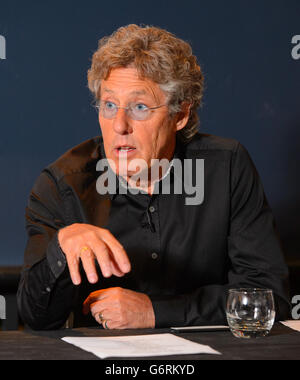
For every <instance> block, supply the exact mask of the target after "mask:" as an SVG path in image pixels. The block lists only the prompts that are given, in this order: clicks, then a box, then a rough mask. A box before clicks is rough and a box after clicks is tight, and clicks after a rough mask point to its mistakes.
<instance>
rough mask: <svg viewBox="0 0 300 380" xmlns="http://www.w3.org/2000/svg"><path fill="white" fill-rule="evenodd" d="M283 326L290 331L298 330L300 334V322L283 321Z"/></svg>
mask: <svg viewBox="0 0 300 380" xmlns="http://www.w3.org/2000/svg"><path fill="white" fill-rule="evenodd" d="M281 323H282V324H283V325H285V326H287V327H289V328H290V329H293V330H296V331H299V332H300V321H294V320H291V321H283V322H281Z"/></svg>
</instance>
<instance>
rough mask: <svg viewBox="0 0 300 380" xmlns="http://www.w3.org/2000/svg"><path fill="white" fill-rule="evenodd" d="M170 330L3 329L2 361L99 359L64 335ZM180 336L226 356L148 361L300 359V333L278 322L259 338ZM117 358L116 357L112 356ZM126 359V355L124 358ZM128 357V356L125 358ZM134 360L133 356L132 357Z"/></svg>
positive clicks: (219, 334)
mask: <svg viewBox="0 0 300 380" xmlns="http://www.w3.org/2000/svg"><path fill="white" fill-rule="evenodd" d="M169 332H170V330H169V329H154V330H151V329H145V330H110V331H109V330H103V329H102V328H80V329H65V330H57V331H30V330H24V331H0V360H9V359H23V360H26V359H28V360H32V359H35V360H45V359H51V360H52V359H57V360H66V359H67V360H97V359H98V360H99V358H97V357H96V356H94V355H93V354H91V353H89V352H86V351H83V350H81V349H79V348H77V347H75V346H73V345H71V344H68V343H66V342H63V341H62V340H61V339H60V338H62V337H65V336H77V337H79V336H121V335H144V334H158V333H169ZM175 335H178V336H180V337H183V338H186V339H189V340H191V341H194V342H198V343H201V344H205V345H209V346H211V347H212V348H214V349H216V350H217V351H219V352H221V353H222V355H184V356H183V355H181V356H164V357H151V358H137V359H144V360H147V361H149V360H164V361H166V360H190V361H192V360H242V359H246V360H253V359H266V360H288V359H289V360H299V359H300V333H299V332H296V331H294V330H292V329H290V328H288V327H286V326H283V325H282V324H280V323H276V324H275V325H274V327H273V329H272V331H271V333H270V335H269V336H267V337H264V338H256V339H251V340H247V339H239V338H235V337H234V336H233V335H232V334H231V332H230V331H218V332H197V333H192V332H191V333H176V334H175ZM111 359H113V360H116V358H111ZM123 360H124V358H122V361H123ZM125 360H126V358H125ZM130 360H132V358H130Z"/></svg>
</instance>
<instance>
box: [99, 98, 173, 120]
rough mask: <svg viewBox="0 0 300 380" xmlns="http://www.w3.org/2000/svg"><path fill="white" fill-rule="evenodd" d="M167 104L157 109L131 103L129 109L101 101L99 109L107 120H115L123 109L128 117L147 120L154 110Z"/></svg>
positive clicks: (163, 105)
mask: <svg viewBox="0 0 300 380" xmlns="http://www.w3.org/2000/svg"><path fill="white" fill-rule="evenodd" d="M165 106H167V104H162V105H160V106H157V107H147V106H146V105H145V104H142V103H130V104H129V105H128V106H127V107H119V106H117V105H116V104H115V103H113V102H107V101H100V104H99V105H98V106H97V108H98V109H99V112H100V115H101V116H103V117H104V118H105V119H113V118H114V117H116V115H117V113H118V111H119V109H120V108H121V109H123V110H125V112H126V115H127V116H128V117H130V119H133V120H147V119H149V117H150V116H151V113H152V111H153V110H156V109H158V108H161V107H165Z"/></svg>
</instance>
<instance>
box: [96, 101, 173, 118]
mask: <svg viewBox="0 0 300 380" xmlns="http://www.w3.org/2000/svg"><path fill="white" fill-rule="evenodd" d="M103 102H106V101H105V100H100V101H99V102H98V104H97V105H96V108H97V109H98V112H99V113H100V112H101V103H103ZM110 103H113V102H110ZM113 104H114V105H115V106H116V112H115V115H114V116H113V117H105V116H104V115H103V114H102V116H103V117H104V118H105V119H107V120H112V119H114V118H115V117H116V116H117V114H118V112H119V109H123V110H125V113H126V115H127V116H128V117H129V118H130V119H132V120H136V121H144V120H147V117H145V119H137V118H133V117H131V116H130V114H129V112H130V111H131V113H132V112H133V109H132V105H133V104H139V103H134V102H132V103H130V104H129V105H128V106H127V107H120V106H118V105H117V104H115V103H113ZM167 106H168V104H161V105H159V106H155V107H147V106H146V107H147V111H154V110H156V109H159V108H162V107H167Z"/></svg>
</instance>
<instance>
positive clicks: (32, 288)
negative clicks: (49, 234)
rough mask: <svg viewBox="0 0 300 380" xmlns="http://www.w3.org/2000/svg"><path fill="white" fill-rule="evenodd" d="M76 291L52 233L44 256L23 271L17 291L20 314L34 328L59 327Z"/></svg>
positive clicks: (67, 314) (65, 316)
mask: <svg viewBox="0 0 300 380" xmlns="http://www.w3.org/2000/svg"><path fill="white" fill-rule="evenodd" d="M75 291H76V290H75V287H74V285H73V284H72V282H71V280H70V276H69V273H68V268H67V266H66V264H65V262H64V258H63V256H62V254H61V252H60V248H59V246H58V243H57V238H56V236H55V237H54V238H53V239H52V240H51V241H50V243H49V245H48V247H47V254H46V257H45V258H44V259H42V260H40V261H39V262H37V263H35V264H34V265H33V266H31V267H29V268H25V269H24V270H23V272H22V275H21V281H20V284H19V289H18V294H17V301H18V309H19V313H20V316H21V318H22V319H23V321H24V323H25V324H26V325H28V326H29V327H30V328H32V329H35V330H45V329H57V328H60V327H62V326H63V325H64V323H65V321H66V320H67V318H68V316H69V314H70V312H71V310H72V304H73V302H74V297H75Z"/></svg>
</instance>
